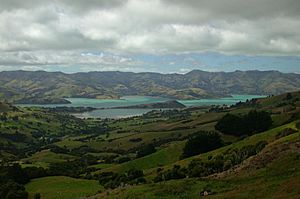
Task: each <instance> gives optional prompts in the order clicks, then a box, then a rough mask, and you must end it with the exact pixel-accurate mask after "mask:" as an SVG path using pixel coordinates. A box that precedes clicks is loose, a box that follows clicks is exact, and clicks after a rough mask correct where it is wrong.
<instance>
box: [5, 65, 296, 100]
mask: <svg viewBox="0 0 300 199" xmlns="http://www.w3.org/2000/svg"><path fill="white" fill-rule="evenodd" d="M0 84H1V87H0V99H1V100H4V99H5V100H9V101H10V102H14V103H20V102H22V103H34V101H32V100H31V99H34V98H39V99H40V100H39V103H43V102H47V103H49V102H50V103H51V102H53V103H57V102H63V100H62V99H63V98H68V97H84V98H96V99H97V98H98V99H118V98H120V97H121V96H125V95H141V96H145V95H148V96H161V97H167V98H170V99H203V98H220V97H227V96H229V95H230V94H233V93H234V94H260V95H271V94H280V93H284V92H292V91H297V90H299V88H300V74H295V73H281V72H279V71H257V70H251V71H234V72H207V71H202V70H193V71H191V72H188V73H186V74H177V73H171V74H161V73H149V72H143V73H134V72H120V71H103V72H101V71H98V72H78V73H71V74H67V73H63V72H46V71H22V70H19V71H2V72H0ZM66 103H67V102H66Z"/></svg>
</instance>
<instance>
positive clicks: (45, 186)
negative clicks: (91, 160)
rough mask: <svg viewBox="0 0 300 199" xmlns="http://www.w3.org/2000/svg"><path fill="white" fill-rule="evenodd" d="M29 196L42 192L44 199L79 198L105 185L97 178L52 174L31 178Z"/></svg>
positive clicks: (94, 192)
mask: <svg viewBox="0 0 300 199" xmlns="http://www.w3.org/2000/svg"><path fill="white" fill-rule="evenodd" d="M25 188H26V190H27V191H28V192H29V198H33V196H34V194H35V193H40V194H41V196H42V197H41V198H42V199H77V198H81V197H84V196H90V195H93V194H96V193H97V192H98V191H101V190H103V187H102V186H101V185H100V184H99V182H98V181H96V180H85V179H75V178H70V177H65V176H52V177H44V178H37V179H33V180H31V182H29V183H28V184H26V186H25Z"/></svg>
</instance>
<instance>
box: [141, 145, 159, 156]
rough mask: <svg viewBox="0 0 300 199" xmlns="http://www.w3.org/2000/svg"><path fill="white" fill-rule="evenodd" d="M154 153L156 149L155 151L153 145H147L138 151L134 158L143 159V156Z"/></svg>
mask: <svg viewBox="0 0 300 199" xmlns="http://www.w3.org/2000/svg"><path fill="white" fill-rule="evenodd" d="M154 152H156V149H155V147H154V145H153V144H148V145H146V146H144V147H142V148H140V150H138V152H137V155H136V156H137V157H138V158H140V157H144V156H146V155H149V154H151V153H154Z"/></svg>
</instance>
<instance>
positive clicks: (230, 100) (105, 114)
mask: <svg viewBox="0 0 300 199" xmlns="http://www.w3.org/2000/svg"><path fill="white" fill-rule="evenodd" d="M263 97H266V96H263V95H232V97H226V98H219V99H198V100H178V102H180V103H182V104H184V105H185V106H187V107H190V106H209V105H223V104H224V105H233V104H236V103H237V102H240V101H241V102H245V101H246V100H247V99H248V100H250V99H253V98H263ZM66 99H67V100H69V101H70V102H71V104H46V105H35V104H30V105H25V106H40V107H60V106H67V107H93V108H112V107H120V106H133V105H139V104H150V103H157V102H165V101H168V100H170V99H168V98H163V97H150V96H124V97H122V98H120V99H88V98H66ZM151 110H153V109H101V110H95V111H91V112H85V113H80V114H76V116H78V117H82V118H89V117H91V118H124V117H132V116H138V115H142V114H144V113H146V112H149V111H151Z"/></svg>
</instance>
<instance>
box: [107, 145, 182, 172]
mask: <svg viewBox="0 0 300 199" xmlns="http://www.w3.org/2000/svg"><path fill="white" fill-rule="evenodd" d="M184 143H185V141H177V142H173V143H171V144H168V146H167V147H166V148H163V149H162V150H159V151H157V152H155V153H153V154H150V155H148V156H145V157H142V158H138V159H135V160H132V161H129V162H125V163H123V164H119V165H115V166H112V167H109V168H107V169H105V170H103V171H115V172H116V171H117V172H124V171H127V170H129V169H131V168H136V169H143V170H146V169H150V168H156V167H159V166H163V165H167V164H170V163H173V162H176V161H178V160H179V158H180V155H181V154H182V149H183V147H184Z"/></svg>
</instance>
